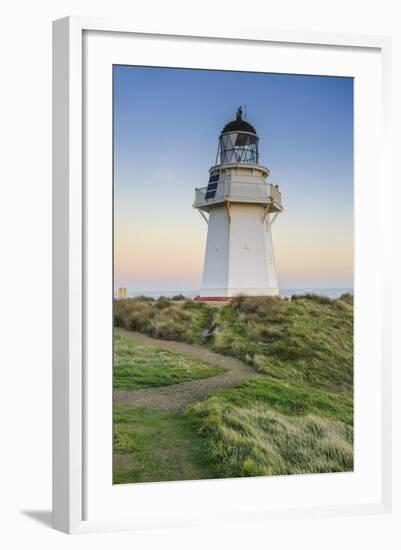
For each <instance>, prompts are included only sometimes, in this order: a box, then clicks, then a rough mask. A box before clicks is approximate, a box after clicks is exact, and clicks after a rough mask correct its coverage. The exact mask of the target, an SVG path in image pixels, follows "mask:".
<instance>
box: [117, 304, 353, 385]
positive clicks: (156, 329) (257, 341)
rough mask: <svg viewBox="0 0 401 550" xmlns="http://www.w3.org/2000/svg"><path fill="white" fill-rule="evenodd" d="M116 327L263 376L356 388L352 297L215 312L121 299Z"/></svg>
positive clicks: (235, 306)
mask: <svg viewBox="0 0 401 550" xmlns="http://www.w3.org/2000/svg"><path fill="white" fill-rule="evenodd" d="M114 322H115V325H116V326H122V327H124V328H126V329H129V330H137V331H139V332H144V333H147V334H150V335H151V336H155V337H158V338H164V339H166V340H179V341H185V342H188V343H194V342H195V343H198V344H200V345H205V346H207V347H209V348H211V349H212V350H213V351H216V352H218V353H223V354H226V355H231V356H233V357H236V358H238V359H241V360H243V361H246V362H247V363H249V364H251V365H253V366H254V367H255V368H256V369H257V370H258V371H259V372H261V373H263V374H267V375H268V376H270V377H273V378H276V379H282V380H293V381H295V382H298V383H302V384H306V385H310V386H312V387H315V388H321V389H326V390H329V391H332V392H337V391H339V392H343V391H347V392H349V393H351V392H352V388H353V305H352V296H350V295H349V294H346V295H344V296H343V297H341V298H338V299H335V300H334V299H331V298H327V297H325V296H316V295H305V296H301V297H299V296H297V297H295V296H294V297H293V299H292V300H291V301H289V300H285V299H280V298H275V297H264V298H263V297H259V298H245V297H239V298H236V299H234V300H233V301H231V302H229V303H227V304H226V305H224V307H219V308H216V307H213V306H210V305H208V304H207V303H204V302H192V301H190V300H183V301H172V300H166V299H161V300H158V301H157V302H151V301H142V300H141V299H128V300H117V301H116V302H115V306H114Z"/></svg>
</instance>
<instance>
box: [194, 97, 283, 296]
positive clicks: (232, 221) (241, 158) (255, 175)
mask: <svg viewBox="0 0 401 550" xmlns="http://www.w3.org/2000/svg"><path fill="white" fill-rule="evenodd" d="M268 176H269V170H268V169H267V168H266V167H265V166H262V165H260V164H259V137H258V135H257V133H256V130H255V128H254V127H253V126H252V125H251V124H249V122H247V121H246V120H244V119H243V114H242V108H241V107H239V109H238V110H237V116H236V119H235V120H233V121H232V122H229V123H228V124H226V126H225V127H224V128H223V130H222V132H221V134H220V137H219V145H218V149H217V156H216V163H215V165H214V166H212V167H211V168H210V170H209V182H208V185H207V187H203V188H201V189H195V202H194V204H193V207H194V208H196V209H198V211H199V212H200V214H201V215H202V217H203V218H204V220H205V221H206V223H207V224H208V230H207V241H206V252H205V260H204V268H203V278H202V288H201V290H200V293H199V296H200V299H201V300H208V299H210V300H218V299H227V298H230V297H233V296H237V295H240V294H242V295H248V296H274V295H277V294H278V285H277V276H276V267H275V261H274V253H273V241H272V233H271V228H272V225H273V222H274V220H275V219H276V217H277V215H278V214H279V213H280V212H282V211H283V206H282V201H281V193H280V191H279V189H278V186H276V185H273V184H272V183H268V182H266V179H267V178H268Z"/></svg>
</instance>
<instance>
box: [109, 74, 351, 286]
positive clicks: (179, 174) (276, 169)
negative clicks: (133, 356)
mask: <svg viewBox="0 0 401 550" xmlns="http://www.w3.org/2000/svg"><path fill="white" fill-rule="evenodd" d="M113 83H114V105H113V111H114V136H113V139H114V286H115V288H118V287H120V286H123V287H127V288H128V290H129V291H131V292H142V291H157V290H166V291H172V290H177V291H178V290H182V291H184V290H197V289H199V288H200V284H201V277H202V270H203V259H204V250H205V245H206V235H207V225H206V224H205V222H204V220H203V219H202V218H201V216H200V215H199V212H198V211H197V210H195V209H193V208H192V203H193V200H194V189H195V188H196V187H205V186H206V185H207V182H208V177H209V175H208V170H209V168H210V167H211V166H212V165H213V164H214V162H215V159H216V151H217V145H218V137H219V134H220V132H221V129H222V128H223V126H224V125H225V124H226V123H227V122H229V121H230V120H233V119H235V112H236V109H237V108H238V106H239V105H246V119H247V120H248V121H249V122H250V123H251V124H252V125H253V126H254V127H255V128H256V131H257V133H258V135H259V138H260V142H259V163H260V164H262V165H264V166H267V167H268V168H269V170H270V177H269V179H268V182H271V183H274V184H276V185H279V187H280V191H281V193H282V200H283V205H284V209H285V210H284V212H283V213H282V214H280V215H279V216H278V218H277V219H276V221H275V222H274V225H273V227H272V234H273V245H274V253H275V259H276V267H277V275H278V282H279V286H280V288H282V289H286V288H287V289H288V288H291V289H296V288H314V289H319V288H351V287H352V286H353V283H352V280H353V251H352V249H353V79H352V78H340V77H324V76H302V75H282V74H268V73H249V72H228V71H209V70H196V69H195V70H192V69H169V68H155V67H133V66H115V67H114V75H113Z"/></svg>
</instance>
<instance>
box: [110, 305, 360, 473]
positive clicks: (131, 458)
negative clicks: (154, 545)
mask: <svg viewBox="0 0 401 550" xmlns="http://www.w3.org/2000/svg"><path fill="white" fill-rule="evenodd" d="M114 315H115V318H114V320H115V324H116V325H117V326H123V327H125V328H127V329H131V330H137V331H140V332H144V333H147V334H150V335H152V336H156V337H159V338H164V339H173V340H180V341H185V342H188V343H194V342H195V343H197V344H200V345H203V346H206V347H208V348H210V349H212V350H213V351H216V352H219V353H222V354H226V355H230V356H233V357H236V358H238V359H241V360H243V361H245V362H247V363H248V364H250V365H252V366H253V367H254V368H255V369H256V370H257V371H258V372H259V373H261V374H262V375H264V377H263V378H261V379H258V380H252V381H249V382H246V383H244V384H242V385H240V386H238V387H236V388H231V389H227V390H223V391H220V392H217V393H215V394H214V395H209V396H208V397H207V398H206V399H205V400H204V401H202V402H200V403H198V404H196V405H195V406H194V407H192V408H191V409H190V410H189V411H187V412H185V413H176V414H172V413H168V414H167V413H160V412H150V411H136V412H132V411H131V412H126V413H124V414H123V415H122V417H123V416H124V415H125V414H127V415H128V416H129V415H134V416H135V415H137V416H136V417H135V418H136V419H137V421H136V423H135V422H132V418H133V417H130V418H131V420H129V422H128V421H127V422H126V421H125V420H123V419H122V417H121V418H120V420H118V421H116V432H115V433H116V437H117V439H116V442H115V450H116V457H120V458H119V460H121V461H122V462H121V464H122V463H124V464H126V467H124V468H122V467H120V466H118V465H117V466H116V470H115V472H116V476H117V477H116V479H122V480H123V481H121V482H124V480H131V481H133V480H153V481H155V480H162V479H163V480H164V479H167V478H168V479H184V478H185V479H199V478H205V477H216V476H217V477H238V476H258V475H282V474H298V473H318V472H340V471H341V472H344V471H352V469H353V297H352V295H349V294H346V295H344V296H342V297H341V298H338V299H330V298H327V297H324V296H317V295H309V294H308V295H304V296H294V297H293V298H292V299H291V300H286V299H281V298H272V297H265V298H245V297H239V298H236V299H234V300H232V301H231V302H229V303H225V304H224V306H222V307H213V306H211V305H208V304H206V303H197V302H191V301H189V300H181V299H180V300H178V299H177V300H166V299H160V300H158V301H149V300H142V299H130V300H119V301H117V302H116V303H115V308H114ZM158 351H159V352H160V351H161V350H158ZM136 353H138V351H137V352H136ZM163 353H170V352H163ZM134 355H135V353H134ZM172 355H174V354H172ZM118 360H119V361H120V359H118ZM172 361H173V363H174V361H175V363H174V365H170V367H167V368H166V369H165V368H164V367H161V364H160V357H159V356H158V354H157V353H155V352H152V355H151V357H150V361H149V363H146V361H145V360H144V359H143V358H141V357H140V355H137V362H136V363H135V361H133V362H132V363H131V367H130V368H131V369H132V370H133V371H137V372H139V373H141V372H143V373H144V378H143V380H146V377H148V378H147V382H144V383H147V384H151V383H152V380H153V381H154V382H155V383H156V382H157V384H159V381H160V377H163V376H165V377H166V380H167V379H169V375H168V373H167V371H168V368H171V372H174V370H175V368H176V367H177V364H176V363H177V358H174V359H172ZM125 364H126V362H124V360H123V355H121V365H125ZM167 364H169V363H168V361H167ZM121 365H120V366H121ZM152 365H153V366H152ZM120 366H119V365H117V368H116V372H117V371H118V369H119V368H120ZM142 369H143V370H142ZM184 370H185V369H184ZM195 370H196V369H195ZM146 371H148V374H147V373H146ZM181 375H184V376H185V374H184V372H183V371H181V372H180V376H181ZM209 375H210V376H211V375H212V374H209ZM135 376H136V375H135ZM119 377H120V383H123V379H124V376H123V369H122V370H121V371H120V374H119ZM192 379H193V378H192ZM140 380H141V377H140V376H138V378H137V381H135V384H136V383H141V382H140ZM158 380H159V381H158ZM167 383H171V382H167ZM134 387H143V386H134ZM141 419H142V420H141ZM152 423H153V424H154V429H155V430H156V431H155V432H153V431H152V429H153V428H152V425H153V424H152ZM127 426H130V427H129V428H127ZM158 429H159V430H161V431H160V432H157V430H158ZM163 430H166V434H167V435H168V437H167V438H166V439H164V431H163ZM151 433H152V434H153V435H152V437H150V435H149V434H151ZM141 434H142V435H141ZM157 434H158V435H157ZM141 437H143V438H144V439H143V440H142V439H141ZM138 438H139V439H138ZM152 438H153V439H152ZM174 438H175V439H176V441H177V445H178V446H179V445H183V450H182V454H181V455H180V456H178V455H177V456H175V458H174V460H175V461H176V463H175V464H172V463H170V459H166V456H171V455H169V453H170V452H171V453H174V452H177V453H179V452H180V449H177V450H176V451H174V446H175V445H174V443H175V439H174ZM186 442H187V443H188V445H189V446H190V447H191V448H192V449H193V452H194V453H195V454H194V455H192V454H191V452H190V449H189V448H188V447H186ZM132 445H133V446H132ZM163 445H166V449H167V450H166V452H164V450H163ZM168 449H170V450H168ZM180 457H181V458H180ZM124 461H125V462H124ZM187 461H189V462H191V464H189V463H188V464H184V463H186V462H187ZM116 464H117V463H116ZM192 467H194V468H195V470H193V471H192V472H189V471H187V470H186V468H192ZM140 468H142V469H143V472H144V474H143V476H142V477H141V474H140ZM197 468H199V469H197ZM138 469H139V470H138ZM174 469H175V471H173V470H174ZM177 469H178V470H179V471H177ZM181 469H182V471H181ZM124 472H125V473H124ZM152 472H153V474H152ZM180 472H181V473H180ZM183 472H184V473H183ZM196 475H198V476H199V477H188V476H196ZM124 476H125V477H124ZM169 476H170V477H169ZM171 476H173V477H171ZM180 476H184V477H180Z"/></svg>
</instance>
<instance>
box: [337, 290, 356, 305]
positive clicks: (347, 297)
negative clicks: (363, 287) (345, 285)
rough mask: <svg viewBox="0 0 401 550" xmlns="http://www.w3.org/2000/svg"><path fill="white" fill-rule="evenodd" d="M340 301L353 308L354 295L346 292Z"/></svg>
mask: <svg viewBox="0 0 401 550" xmlns="http://www.w3.org/2000/svg"><path fill="white" fill-rule="evenodd" d="M338 300H340V301H342V302H345V303H346V304H350V305H351V306H352V305H353V304H354V295H353V294H350V293H349V292H346V293H345V294H342V295H341V296H340V297H339V298H338Z"/></svg>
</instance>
